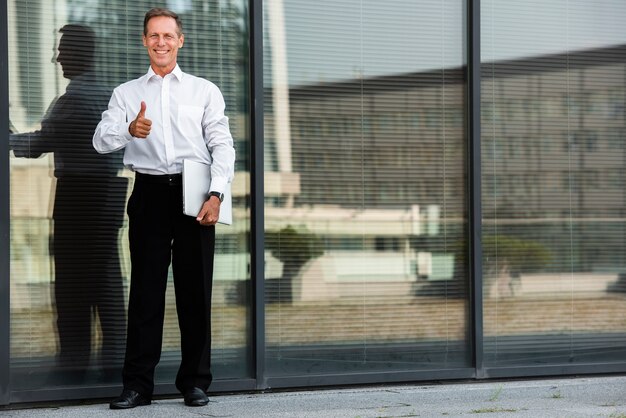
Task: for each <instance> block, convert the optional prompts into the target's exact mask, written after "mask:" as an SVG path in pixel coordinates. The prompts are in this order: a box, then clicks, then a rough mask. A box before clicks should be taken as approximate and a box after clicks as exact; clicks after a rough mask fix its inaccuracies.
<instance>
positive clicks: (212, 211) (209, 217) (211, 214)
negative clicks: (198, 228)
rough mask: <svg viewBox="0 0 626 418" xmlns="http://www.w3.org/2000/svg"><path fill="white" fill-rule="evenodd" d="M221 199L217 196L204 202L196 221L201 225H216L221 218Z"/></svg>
mask: <svg viewBox="0 0 626 418" xmlns="http://www.w3.org/2000/svg"><path fill="white" fill-rule="evenodd" d="M220 203H221V202H220V199H219V198H218V197H217V196H211V197H210V198H209V200H207V201H206V202H204V204H203V205H202V209H200V213H198V216H197V217H196V220H197V221H198V222H200V225H215V224H216V223H217V220H218V219H219V217H220Z"/></svg>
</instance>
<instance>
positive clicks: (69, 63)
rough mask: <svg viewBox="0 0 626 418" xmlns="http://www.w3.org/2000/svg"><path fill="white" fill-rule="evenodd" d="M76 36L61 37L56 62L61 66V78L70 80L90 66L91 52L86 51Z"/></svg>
mask: <svg viewBox="0 0 626 418" xmlns="http://www.w3.org/2000/svg"><path fill="white" fill-rule="evenodd" d="M85 48H86V47H85V46H83V45H81V42H80V39H78V38H76V36H74V37H71V36H68V35H63V36H62V37H61V41H60V42H59V53H58V54H57V56H56V61H57V62H58V63H59V64H61V68H62V69H63V77H65V78H69V79H72V78H74V77H76V76H78V75H80V74H82V73H84V72H85V71H86V70H87V68H88V67H89V64H90V57H91V51H86V50H85Z"/></svg>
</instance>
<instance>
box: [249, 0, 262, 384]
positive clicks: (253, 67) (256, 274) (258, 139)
mask: <svg viewBox="0 0 626 418" xmlns="http://www.w3.org/2000/svg"><path fill="white" fill-rule="evenodd" d="M249 77H250V96H251V97H250V109H251V112H250V118H251V120H250V122H251V123H250V126H251V127H252V130H251V132H250V134H251V135H250V141H251V148H250V149H251V157H250V165H251V166H250V172H251V175H252V179H251V190H250V197H251V199H250V202H251V203H250V204H251V211H250V213H251V219H250V222H251V225H250V228H251V241H250V242H251V245H252V248H251V250H252V251H251V260H250V265H251V266H252V268H251V275H252V277H251V279H252V301H253V316H252V318H253V320H252V327H253V330H252V335H253V341H252V347H253V350H254V353H253V363H254V377H255V378H256V387H257V389H265V388H266V376H265V265H264V254H265V244H264V238H265V222H264V216H265V215H264V190H263V178H264V167H263V1H262V0H251V1H250V74H249Z"/></svg>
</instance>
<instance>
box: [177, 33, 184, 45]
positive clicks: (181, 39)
mask: <svg viewBox="0 0 626 418" xmlns="http://www.w3.org/2000/svg"><path fill="white" fill-rule="evenodd" d="M184 43H185V35H184V34H182V33H181V34H180V37H179V38H178V47H179V48H182V47H183V44H184Z"/></svg>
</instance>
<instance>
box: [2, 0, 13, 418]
mask: <svg viewBox="0 0 626 418" xmlns="http://www.w3.org/2000/svg"><path fill="white" fill-rule="evenodd" d="M7 10H8V9H7V1H6V0H1V4H0V27H3V28H4V31H3V33H4V35H3V36H0V74H1V76H0V97H1V98H0V132H2V135H3V139H2V140H0V158H1V159H2V161H4V163H0V405H6V404H8V403H9V401H10V389H11V388H10V382H9V380H10V365H9V362H10V354H11V351H10V339H11V331H10V330H11V319H10V314H11V306H10V292H9V281H10V277H9V274H10V269H9V257H10V250H9V245H10V241H9V231H10V226H9V225H10V212H9V175H10V170H9V138H8V134H7V132H9V59H8V58H9V43H8V32H9V29H8V19H7V14H8V12H7Z"/></svg>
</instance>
